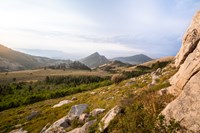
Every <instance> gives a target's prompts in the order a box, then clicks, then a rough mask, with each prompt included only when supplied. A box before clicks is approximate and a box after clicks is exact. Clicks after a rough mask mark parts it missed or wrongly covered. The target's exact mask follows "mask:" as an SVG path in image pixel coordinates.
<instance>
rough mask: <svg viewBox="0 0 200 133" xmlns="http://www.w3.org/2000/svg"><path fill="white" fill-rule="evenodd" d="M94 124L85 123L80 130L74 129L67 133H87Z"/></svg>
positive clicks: (92, 122)
mask: <svg viewBox="0 0 200 133" xmlns="http://www.w3.org/2000/svg"><path fill="white" fill-rule="evenodd" d="M95 122H96V120H92V121H89V122H87V123H85V124H84V125H83V126H82V127H80V128H75V129H74V130H72V131H69V132H67V133H88V130H89V128H90V127H91V126H92V125H93V124H94V123H95Z"/></svg>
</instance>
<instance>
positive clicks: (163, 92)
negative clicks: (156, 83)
mask: <svg viewBox="0 0 200 133" xmlns="http://www.w3.org/2000/svg"><path fill="white" fill-rule="evenodd" d="M158 94H159V95H161V96H162V95H165V94H167V88H163V89H161V90H159V91H158Z"/></svg>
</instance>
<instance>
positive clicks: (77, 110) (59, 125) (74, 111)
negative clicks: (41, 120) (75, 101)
mask: <svg viewBox="0 0 200 133" xmlns="http://www.w3.org/2000/svg"><path fill="white" fill-rule="evenodd" d="M87 108H88V105H87V104H79V105H74V106H72V107H71V109H70V111H69V113H68V114H67V115H66V116H64V117H63V118H61V119H59V120H57V121H56V122H54V123H53V124H52V125H51V126H50V127H49V128H48V129H47V130H45V131H44V130H43V133H51V132H52V133H53V132H60V131H62V132H64V131H65V130H64V128H67V127H69V126H71V122H72V121H73V120H74V119H75V118H77V117H78V118H79V117H80V116H81V114H83V112H84V111H85V110H86V109H87Z"/></svg>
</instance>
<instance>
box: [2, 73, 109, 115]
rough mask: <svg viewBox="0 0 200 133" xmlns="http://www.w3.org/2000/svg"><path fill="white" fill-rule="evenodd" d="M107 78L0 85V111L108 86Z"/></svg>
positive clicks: (53, 78)
mask: <svg viewBox="0 0 200 133" xmlns="http://www.w3.org/2000/svg"><path fill="white" fill-rule="evenodd" d="M110 84H111V81H110V80H109V77H104V78H103V77H98V76H53V77H49V76H47V77H46V80H45V81H39V82H35V83H32V82H30V83H27V82H19V83H8V84H2V85H0V111H2V110H5V109H9V108H13V107H18V106H21V105H27V104H32V103H35V102H38V101H42V100H46V99H52V98H59V97H64V96H67V95H71V94H75V93H79V92H83V91H89V90H92V89H95V88H98V87H102V86H107V85H110Z"/></svg>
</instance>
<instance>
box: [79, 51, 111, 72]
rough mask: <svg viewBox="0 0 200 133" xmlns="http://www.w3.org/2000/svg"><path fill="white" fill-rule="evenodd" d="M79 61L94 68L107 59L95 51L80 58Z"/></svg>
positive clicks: (106, 61) (104, 62)
mask: <svg viewBox="0 0 200 133" xmlns="http://www.w3.org/2000/svg"><path fill="white" fill-rule="evenodd" d="M80 62H82V63H83V64H85V65H86V66H88V67H90V68H96V67H98V66H100V65H103V64H106V63H108V62H109V60H108V59H107V58H106V57H105V56H102V55H100V54H99V53H98V52H95V53H93V54H91V55H89V56H88V57H85V58H83V59H80Z"/></svg>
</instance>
